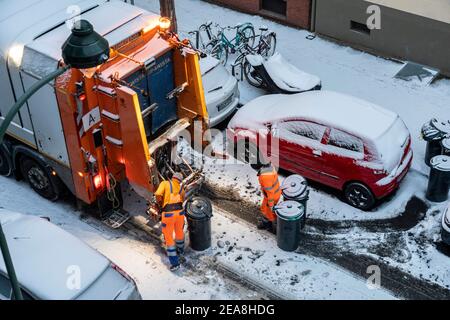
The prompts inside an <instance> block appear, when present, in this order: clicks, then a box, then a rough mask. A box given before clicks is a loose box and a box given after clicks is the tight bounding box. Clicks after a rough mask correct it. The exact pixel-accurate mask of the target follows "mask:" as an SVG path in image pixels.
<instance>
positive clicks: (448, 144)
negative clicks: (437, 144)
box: [442, 138, 450, 157]
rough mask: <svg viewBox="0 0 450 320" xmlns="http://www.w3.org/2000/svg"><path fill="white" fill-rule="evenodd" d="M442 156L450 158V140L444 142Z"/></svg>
mask: <svg viewBox="0 0 450 320" xmlns="http://www.w3.org/2000/svg"><path fill="white" fill-rule="evenodd" d="M442 154H443V155H446V156H449V157H450V138H447V139H444V140H442Z"/></svg>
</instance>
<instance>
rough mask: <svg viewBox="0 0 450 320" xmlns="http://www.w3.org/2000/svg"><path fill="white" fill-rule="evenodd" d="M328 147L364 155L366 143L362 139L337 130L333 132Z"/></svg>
mask: <svg viewBox="0 0 450 320" xmlns="http://www.w3.org/2000/svg"><path fill="white" fill-rule="evenodd" d="M328 145H330V146H334V147H337V148H341V149H345V150H349V151H353V152H358V153H364V143H363V142H362V141H361V139H359V138H356V137H354V136H352V135H350V134H348V133H345V132H342V131H340V130H337V129H332V130H331V133H330V139H329V141H328Z"/></svg>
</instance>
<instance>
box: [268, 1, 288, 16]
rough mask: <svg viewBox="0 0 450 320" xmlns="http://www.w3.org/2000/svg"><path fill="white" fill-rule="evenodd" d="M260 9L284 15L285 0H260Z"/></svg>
mask: <svg viewBox="0 0 450 320" xmlns="http://www.w3.org/2000/svg"><path fill="white" fill-rule="evenodd" d="M262 9H263V10H267V11H271V12H274V13H277V14H281V15H283V16H286V14H287V2H286V0H262Z"/></svg>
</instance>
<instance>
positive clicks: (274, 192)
mask: <svg viewBox="0 0 450 320" xmlns="http://www.w3.org/2000/svg"><path fill="white" fill-rule="evenodd" d="M259 183H260V185H261V190H262V193H263V194H264V199H263V202H262V204H261V208H260V210H261V213H262V214H263V216H264V217H265V218H266V219H267V220H269V221H271V222H274V221H276V219H277V215H276V214H275V212H274V211H273V210H272V208H273V207H275V206H276V205H277V204H278V202H280V199H281V187H280V182H279V180H278V173H277V171H276V170H275V168H273V167H271V168H263V169H261V171H260V173H259Z"/></svg>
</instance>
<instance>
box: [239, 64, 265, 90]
mask: <svg viewBox="0 0 450 320" xmlns="http://www.w3.org/2000/svg"><path fill="white" fill-rule="evenodd" d="M244 75H245V79H247V81H248V82H249V83H250V84H251V85H252V86H254V87H256V88H262V87H263V86H264V80H263V79H262V78H261V77H260V76H259V75H258V73H257V72H256V70H255V68H253V66H252V65H251V64H250V63H249V62H248V61H245V62H244Z"/></svg>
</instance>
